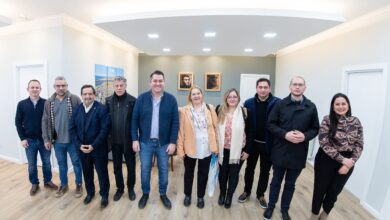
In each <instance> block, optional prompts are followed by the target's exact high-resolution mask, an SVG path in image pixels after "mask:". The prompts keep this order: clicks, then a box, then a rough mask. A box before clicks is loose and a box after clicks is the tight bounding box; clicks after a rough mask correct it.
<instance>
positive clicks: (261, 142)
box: [253, 139, 267, 144]
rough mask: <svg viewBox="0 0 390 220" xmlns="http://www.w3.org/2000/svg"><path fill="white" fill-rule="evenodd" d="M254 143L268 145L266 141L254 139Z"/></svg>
mask: <svg viewBox="0 0 390 220" xmlns="http://www.w3.org/2000/svg"><path fill="white" fill-rule="evenodd" d="M253 141H254V142H256V143H260V144H266V143H267V142H265V141H259V140H256V139H254V140H253Z"/></svg>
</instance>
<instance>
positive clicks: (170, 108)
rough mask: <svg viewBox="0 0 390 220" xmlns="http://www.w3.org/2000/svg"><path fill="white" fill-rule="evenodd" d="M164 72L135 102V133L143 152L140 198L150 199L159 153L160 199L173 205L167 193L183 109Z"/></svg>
mask: <svg viewBox="0 0 390 220" xmlns="http://www.w3.org/2000/svg"><path fill="white" fill-rule="evenodd" d="M164 82H165V78H164V73H163V72H161V71H158V70H156V71H154V72H153V73H152V74H151V75H150V88H151V89H150V90H149V91H147V92H145V93H143V94H141V95H140V96H139V97H138V99H137V101H136V103H135V106H134V110H133V117H132V121H131V137H132V138H133V150H134V152H138V151H139V152H140V153H139V156H140V162H141V185H142V192H143V195H142V197H141V199H140V200H139V202H138V207H139V208H140V209H143V208H145V206H146V203H147V201H148V199H149V192H150V174H151V169H152V158H153V155H155V156H156V157H157V167H158V175H159V191H160V199H161V201H162V203H163V204H164V206H165V208H167V209H171V208H172V205H171V202H170V200H169V199H168V197H167V195H166V193H167V188H168V159H169V155H171V154H173V153H174V152H175V150H176V141H177V136H178V132H179V112H178V107H177V101H176V98H175V97H174V96H173V95H171V94H169V93H167V92H165V91H164Z"/></svg>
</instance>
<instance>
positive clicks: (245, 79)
mask: <svg viewBox="0 0 390 220" xmlns="http://www.w3.org/2000/svg"><path fill="white" fill-rule="evenodd" d="M260 78H266V79H269V75H266V74H247V73H241V79H240V96H241V105H244V102H245V100H247V99H249V98H252V97H253V96H254V95H255V93H256V81H257V80H258V79H260Z"/></svg>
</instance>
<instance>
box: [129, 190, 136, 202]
mask: <svg viewBox="0 0 390 220" xmlns="http://www.w3.org/2000/svg"><path fill="white" fill-rule="evenodd" d="M135 197H136V196H135V192H134V189H129V199H130V200H131V201H134V200H135Z"/></svg>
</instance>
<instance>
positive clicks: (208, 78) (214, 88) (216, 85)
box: [204, 72, 221, 92]
mask: <svg viewBox="0 0 390 220" xmlns="http://www.w3.org/2000/svg"><path fill="white" fill-rule="evenodd" d="M204 88H205V89H204V90H205V91H208V92H219V91H221V73H220V72H207V73H205V76H204Z"/></svg>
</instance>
